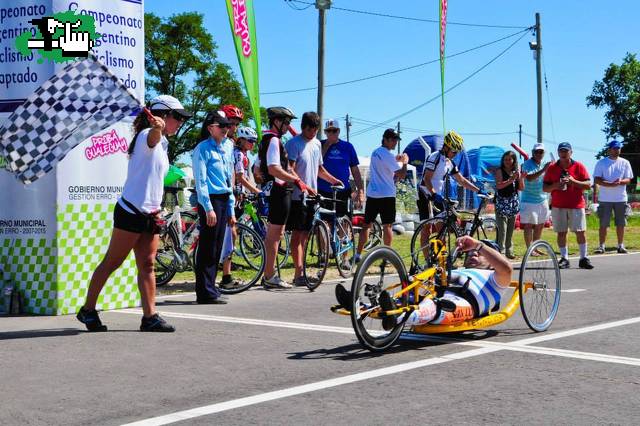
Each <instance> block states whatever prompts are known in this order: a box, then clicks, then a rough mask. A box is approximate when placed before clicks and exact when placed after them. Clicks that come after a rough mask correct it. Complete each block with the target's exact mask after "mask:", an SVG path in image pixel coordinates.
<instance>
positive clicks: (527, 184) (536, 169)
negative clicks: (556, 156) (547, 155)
mask: <svg viewBox="0 0 640 426" xmlns="http://www.w3.org/2000/svg"><path fill="white" fill-rule="evenodd" d="M543 158H544V145H543V144H541V143H537V144H535V145H534V146H533V150H531V158H530V159H528V160H527V161H525V162H524V163H523V164H522V171H523V172H524V173H525V179H524V189H523V190H522V192H521V194H520V225H521V226H522V229H523V233H524V242H525V244H526V245H527V247H529V246H530V245H531V243H532V242H533V241H537V240H539V239H540V237H541V236H542V229H543V228H544V224H545V222H546V221H547V219H548V218H549V202H548V201H547V194H546V193H545V192H544V191H543V190H542V178H543V175H544V173H545V172H546V171H547V168H548V167H549V165H550V164H551V163H550V162H547V163H545V164H544V165H543V164H542V159H543ZM531 255H532V256H540V253H538V252H537V251H535V252H533V253H532V254H531Z"/></svg>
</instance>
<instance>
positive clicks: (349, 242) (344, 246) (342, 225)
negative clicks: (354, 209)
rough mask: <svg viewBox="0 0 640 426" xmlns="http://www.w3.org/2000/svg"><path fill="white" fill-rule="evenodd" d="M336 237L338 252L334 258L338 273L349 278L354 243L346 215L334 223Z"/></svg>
mask: <svg viewBox="0 0 640 426" xmlns="http://www.w3.org/2000/svg"><path fill="white" fill-rule="evenodd" d="M335 234H336V238H337V240H338V241H337V244H335V245H336V246H337V248H338V252H337V253H336V255H335V256H334V257H335V260H336V266H337V268H338V273H339V274H340V276H341V277H343V278H349V277H350V276H351V273H352V272H353V264H352V262H353V258H354V257H355V255H356V243H355V241H354V238H353V226H352V225H351V220H349V218H348V217H346V216H343V217H341V218H339V219H338V222H337V224H336V233H335Z"/></svg>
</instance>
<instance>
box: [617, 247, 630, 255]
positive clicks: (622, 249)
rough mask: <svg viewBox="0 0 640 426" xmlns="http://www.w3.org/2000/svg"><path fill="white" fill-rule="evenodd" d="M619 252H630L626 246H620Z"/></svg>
mask: <svg viewBox="0 0 640 426" xmlns="http://www.w3.org/2000/svg"><path fill="white" fill-rule="evenodd" d="M618 253H620V254H627V253H629V252H628V251H627V249H626V248H624V246H618Z"/></svg>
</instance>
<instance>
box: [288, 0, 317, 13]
mask: <svg viewBox="0 0 640 426" xmlns="http://www.w3.org/2000/svg"><path fill="white" fill-rule="evenodd" d="M284 2H285V3H286V4H287V5H288V6H289V7H290V8H291V9H293V10H298V11H300V10H307V9H309V8H310V7H311V6H313V5H314V3H306V2H305V3H306V4H307V6H306V7H296V6H294V5H293V4H292V1H291V0H284ZM295 3H302V2H295Z"/></svg>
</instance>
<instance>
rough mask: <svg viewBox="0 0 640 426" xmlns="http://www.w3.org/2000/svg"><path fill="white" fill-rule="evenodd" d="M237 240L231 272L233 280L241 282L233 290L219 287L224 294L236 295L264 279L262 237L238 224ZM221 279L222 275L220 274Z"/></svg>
mask: <svg viewBox="0 0 640 426" xmlns="http://www.w3.org/2000/svg"><path fill="white" fill-rule="evenodd" d="M236 231H237V236H238V237H237V239H236V244H235V247H234V250H233V254H232V257H231V271H232V274H233V278H234V279H235V280H238V281H239V282H241V285H237V286H234V287H231V288H224V287H221V286H220V285H219V284H220V282H219V280H218V283H217V284H218V287H219V289H220V292H221V293H223V294H236V293H240V292H243V291H245V290H247V289H249V288H251V286H253V285H254V284H255V283H256V282H258V280H259V279H260V278H261V277H262V274H263V273H264V266H265V255H264V253H265V247H264V242H263V241H262V238H260V235H258V233H257V232H256V231H255V230H253V229H252V228H250V227H248V226H246V225H244V224H241V223H237V224H236ZM218 276H219V277H220V278H221V277H222V275H221V274H218Z"/></svg>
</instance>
